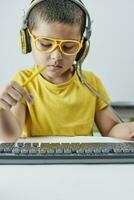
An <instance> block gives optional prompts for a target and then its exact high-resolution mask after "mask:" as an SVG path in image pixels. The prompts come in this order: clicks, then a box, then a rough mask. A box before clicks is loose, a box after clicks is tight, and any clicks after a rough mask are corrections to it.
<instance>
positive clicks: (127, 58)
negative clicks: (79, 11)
mask: <svg viewBox="0 0 134 200" xmlns="http://www.w3.org/2000/svg"><path fill="white" fill-rule="evenodd" d="M29 2H30V1H29V0H13V1H9V0H4V1H1V3H0V28H1V29H0V47H1V48H0V87H1V86H3V85H4V84H6V83H7V82H8V81H9V80H11V78H12V76H13V74H14V73H15V72H16V71H18V70H20V69H24V68H27V67H30V66H31V65H32V64H33V60H32V56H31V55H22V54H21V52H20V50H19V48H18V36H19V29H20V26H21V17H22V16H23V9H24V10H25V9H26V8H27V7H28V5H29ZM83 2H84V3H85V5H86V6H87V8H88V10H89V13H90V15H91V19H92V20H93V21H94V23H93V25H92V37H91V48H90V53H89V55H88V57H87V58H86V61H85V62H84V64H83V68H84V69H87V70H91V71H94V72H95V73H96V74H97V75H99V77H100V78H101V79H102V81H103V83H104V85H105V87H106V89H107V90H108V92H109V95H110V96H111V98H112V100H113V101H131V102H132V101H134V94H133V86H134V79H133V74H134V68H133V66H134V56H133V52H134V26H133V20H134V12H133V11H134V1H133V0H101V1H99V0H84V1H83Z"/></svg>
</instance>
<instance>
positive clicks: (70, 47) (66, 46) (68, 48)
mask: <svg viewBox="0 0 134 200" xmlns="http://www.w3.org/2000/svg"><path fill="white" fill-rule="evenodd" d="M61 48H62V51H63V52H65V53H67V54H75V53H77V52H78V51H79V48H80V44H79V43H77V42H75V41H74V42H70V41H66V42H62V44H61Z"/></svg>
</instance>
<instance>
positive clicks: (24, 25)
mask: <svg viewBox="0 0 134 200" xmlns="http://www.w3.org/2000/svg"><path fill="white" fill-rule="evenodd" d="M42 1H45V0H33V1H32V2H31V5H30V7H29V9H28V10H27V12H26V13H25V15H24V16H23V22H22V29H27V28H28V17H29V14H30V12H31V10H32V9H33V8H34V7H35V6H36V5H37V4H38V3H40V2H42ZM70 1H72V2H74V3H75V4H76V5H78V6H79V7H80V8H81V9H82V10H83V11H84V13H85V14H86V27H85V31H84V37H85V38H86V39H89V38H90V36H91V19H90V15H89V13H88V11H87V9H86V7H85V5H84V4H83V3H82V1H81V0H70Z"/></svg>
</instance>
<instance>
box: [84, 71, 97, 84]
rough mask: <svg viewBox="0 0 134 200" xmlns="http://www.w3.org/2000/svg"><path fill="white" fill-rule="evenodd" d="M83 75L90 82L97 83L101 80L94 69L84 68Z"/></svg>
mask: <svg viewBox="0 0 134 200" xmlns="http://www.w3.org/2000/svg"><path fill="white" fill-rule="evenodd" d="M82 73H83V77H84V78H85V79H86V80H87V81H88V82H90V83H96V82H98V81H100V78H99V77H98V76H97V75H96V74H95V73H94V72H92V71H87V70H83V71H82Z"/></svg>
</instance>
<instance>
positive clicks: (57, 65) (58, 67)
mask: <svg viewBox="0 0 134 200" xmlns="http://www.w3.org/2000/svg"><path fill="white" fill-rule="evenodd" d="M48 67H49V69H51V70H59V69H61V68H63V66H62V65H59V64H56V65H48Z"/></svg>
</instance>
